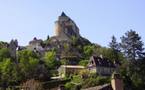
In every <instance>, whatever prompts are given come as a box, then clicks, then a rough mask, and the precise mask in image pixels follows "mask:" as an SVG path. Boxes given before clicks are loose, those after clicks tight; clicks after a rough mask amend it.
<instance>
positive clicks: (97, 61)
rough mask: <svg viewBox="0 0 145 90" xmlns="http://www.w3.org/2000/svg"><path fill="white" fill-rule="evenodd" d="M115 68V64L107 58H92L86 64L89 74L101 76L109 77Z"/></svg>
mask: <svg viewBox="0 0 145 90" xmlns="http://www.w3.org/2000/svg"><path fill="white" fill-rule="evenodd" d="M117 66H118V65H117V63H113V62H112V61H111V60H109V59H107V58H103V57H102V56H100V57H99V56H92V57H91V58H90V61H89V64H88V69H89V71H90V72H92V73H97V74H98V75H101V76H110V75H111V74H112V73H113V72H114V71H116V70H117V68H118V67H117Z"/></svg>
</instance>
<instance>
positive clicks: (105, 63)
mask: <svg viewBox="0 0 145 90" xmlns="http://www.w3.org/2000/svg"><path fill="white" fill-rule="evenodd" d="M90 60H93V61H94V63H95V66H100V67H115V65H114V63H113V62H112V61H111V60H109V59H107V58H103V57H99V56H92V57H91V59H90Z"/></svg>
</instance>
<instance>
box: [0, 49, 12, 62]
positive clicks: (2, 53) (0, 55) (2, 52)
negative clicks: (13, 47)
mask: <svg viewBox="0 0 145 90" xmlns="http://www.w3.org/2000/svg"><path fill="white" fill-rule="evenodd" d="M5 58H10V52H9V49H8V48H2V49H0V61H3V59H5Z"/></svg>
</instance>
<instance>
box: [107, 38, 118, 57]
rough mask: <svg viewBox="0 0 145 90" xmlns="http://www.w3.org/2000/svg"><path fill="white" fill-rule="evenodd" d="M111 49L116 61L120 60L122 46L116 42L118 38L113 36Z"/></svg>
mask: <svg viewBox="0 0 145 90" xmlns="http://www.w3.org/2000/svg"><path fill="white" fill-rule="evenodd" d="M109 46H110V48H111V49H112V53H113V54H114V59H115V60H118V59H119V55H118V54H119V53H120V46H119V43H117V41H116V37H115V36H112V40H111V42H110V43H109Z"/></svg>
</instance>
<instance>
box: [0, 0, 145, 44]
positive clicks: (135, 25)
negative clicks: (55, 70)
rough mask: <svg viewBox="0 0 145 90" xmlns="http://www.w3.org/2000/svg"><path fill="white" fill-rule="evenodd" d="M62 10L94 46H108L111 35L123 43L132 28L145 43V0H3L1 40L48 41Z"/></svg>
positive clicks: (0, 27) (21, 41)
mask: <svg viewBox="0 0 145 90" xmlns="http://www.w3.org/2000/svg"><path fill="white" fill-rule="evenodd" d="M62 11H64V12H65V13H66V15H67V16H69V17H70V18H71V19H72V20H74V22H75V23H76V24H77V26H78V27H79V29H80V34H81V35H82V36H83V37H85V38H87V39H89V40H90V41H91V42H92V43H97V44H100V45H102V46H108V43H109V42H110V41H111V36H112V35H115V36H116V38H117V40H118V42H120V37H121V36H122V35H124V33H125V32H127V31H129V30H130V29H132V30H135V31H136V32H137V33H138V34H139V35H140V36H141V37H142V41H143V42H145V0H0V41H5V42H10V40H11V39H17V40H18V42H19V45H22V46H25V45H28V43H29V41H30V40H32V39H33V38H34V37H37V38H38V39H43V40H45V39H46V38H47V36H48V35H49V36H53V35H54V22H55V21H56V20H57V18H58V16H60V14H61V12H62Z"/></svg>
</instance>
